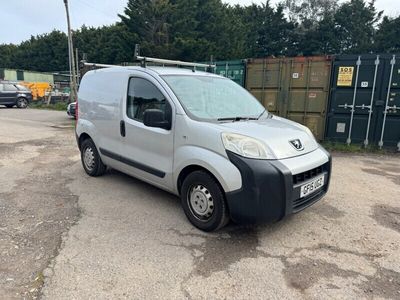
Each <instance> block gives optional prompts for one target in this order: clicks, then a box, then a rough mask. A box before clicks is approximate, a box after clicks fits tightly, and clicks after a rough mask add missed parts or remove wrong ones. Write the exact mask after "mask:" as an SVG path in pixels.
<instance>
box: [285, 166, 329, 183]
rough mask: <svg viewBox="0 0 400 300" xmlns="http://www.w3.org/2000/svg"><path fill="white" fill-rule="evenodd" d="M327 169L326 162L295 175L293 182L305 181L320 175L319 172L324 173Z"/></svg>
mask: <svg viewBox="0 0 400 300" xmlns="http://www.w3.org/2000/svg"><path fill="white" fill-rule="evenodd" d="M325 170H326V164H325V165H321V166H319V167H316V168H314V169H311V170H308V171H305V172H303V173H299V174H296V175H293V184H294V185H296V184H299V183H302V182H305V181H307V180H310V179H311V178H313V177H315V176H318V175H319V174H322V173H323V172H324V171H325Z"/></svg>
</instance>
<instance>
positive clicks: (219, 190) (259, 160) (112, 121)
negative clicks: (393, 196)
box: [76, 67, 331, 231]
mask: <svg viewBox="0 0 400 300" xmlns="http://www.w3.org/2000/svg"><path fill="white" fill-rule="evenodd" d="M78 106H79V109H78V112H79V117H78V120H77V126H76V135H77V141H78V144H79V148H80V151H81V158H82V164H83V168H84V169H85V171H86V173H87V174H89V175H90V176H100V175H102V174H103V173H104V172H105V171H106V166H109V167H111V168H115V169H117V170H120V171H122V172H124V173H127V174H129V175H132V176H135V177H137V178H139V179H141V180H143V181H146V182H148V183H150V184H152V185H155V186H157V187H159V188H161V189H164V190H166V191H169V192H171V193H173V194H176V195H178V196H179V197H180V198H181V202H182V206H183V209H184V212H185V214H186V216H187V217H188V219H189V221H190V222H191V223H192V224H193V225H194V226H196V227H197V228H199V229H201V230H205V231H213V230H217V229H219V228H221V227H223V226H224V225H225V224H227V222H228V221H229V220H230V219H231V220H233V221H234V222H237V223H259V222H270V221H277V220H280V219H282V218H283V217H285V216H287V215H290V214H292V213H296V212H299V211H301V210H302V209H304V208H306V207H308V206H310V205H312V204H313V203H315V202H316V201H318V200H319V199H321V198H322V197H323V196H324V195H325V194H326V192H327V190H328V186H329V180H330V177H331V175H330V174H331V156H330V155H329V153H328V152H327V151H325V150H324V149H323V148H322V147H321V146H320V145H319V144H318V143H317V141H316V140H315V138H314V136H313V134H312V133H311V132H310V130H309V129H308V128H306V127H305V126H302V125H300V124H297V123H295V122H292V121H289V120H286V119H283V118H280V117H276V116H273V115H272V114H270V113H268V111H266V110H265V108H264V107H263V106H262V105H261V104H260V103H259V102H258V101H257V100H256V99H255V98H254V97H253V96H252V95H251V94H250V93H248V92H247V91H246V90H245V89H243V88H242V87H241V86H239V85H237V84H236V83H234V82H233V81H231V80H229V79H226V78H223V77H220V76H217V75H214V74H210V73H205V72H199V71H192V70H187V69H181V68H169V67H148V68H143V67H111V68H106V69H101V70H95V71H90V72H88V73H87V74H86V75H85V76H84V77H83V79H82V81H81V84H80V89H79V97H78Z"/></svg>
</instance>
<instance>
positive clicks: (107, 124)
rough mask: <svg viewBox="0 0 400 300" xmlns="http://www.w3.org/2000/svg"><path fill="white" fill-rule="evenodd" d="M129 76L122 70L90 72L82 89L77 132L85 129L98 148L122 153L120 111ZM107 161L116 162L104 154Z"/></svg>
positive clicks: (80, 91)
mask: <svg viewBox="0 0 400 300" xmlns="http://www.w3.org/2000/svg"><path fill="white" fill-rule="evenodd" d="M127 80H128V76H127V75H126V74H120V73H111V72H104V73H100V72H99V73H97V74H96V73H88V74H86V75H85V76H84V78H83V79H82V83H81V88H80V90H79V100H78V103H79V122H78V124H79V126H80V127H82V128H78V129H77V132H78V134H79V131H80V132H86V133H88V134H89V135H90V136H91V138H92V139H93V141H94V143H95V144H96V146H97V148H98V149H101V150H106V151H110V152H113V153H119V151H120V150H121V138H120V133H119V131H120V127H119V121H120V114H121V106H122V99H123V95H124V91H125V90H126V84H127ZM102 158H103V161H104V163H106V164H107V165H110V166H113V161H112V160H110V159H109V158H108V157H104V155H102Z"/></svg>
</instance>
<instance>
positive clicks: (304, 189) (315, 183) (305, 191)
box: [300, 175, 325, 198]
mask: <svg viewBox="0 0 400 300" xmlns="http://www.w3.org/2000/svg"><path fill="white" fill-rule="evenodd" d="M324 184H325V175H322V176H320V177H317V178H316V179H314V180H312V181H309V182H308V183H306V184H303V185H302V186H301V188H300V198H303V197H305V196H307V195H309V194H311V193H313V192H315V191H318V190H319V189H320V188H322V187H323V186H324Z"/></svg>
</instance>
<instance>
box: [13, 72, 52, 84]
mask: <svg viewBox="0 0 400 300" xmlns="http://www.w3.org/2000/svg"><path fill="white" fill-rule="evenodd" d="M23 72H24V73H23V79H18V80H24V81H28V82H47V83H50V84H53V83H54V76H53V74H49V73H40V72H31V71H23Z"/></svg>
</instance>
